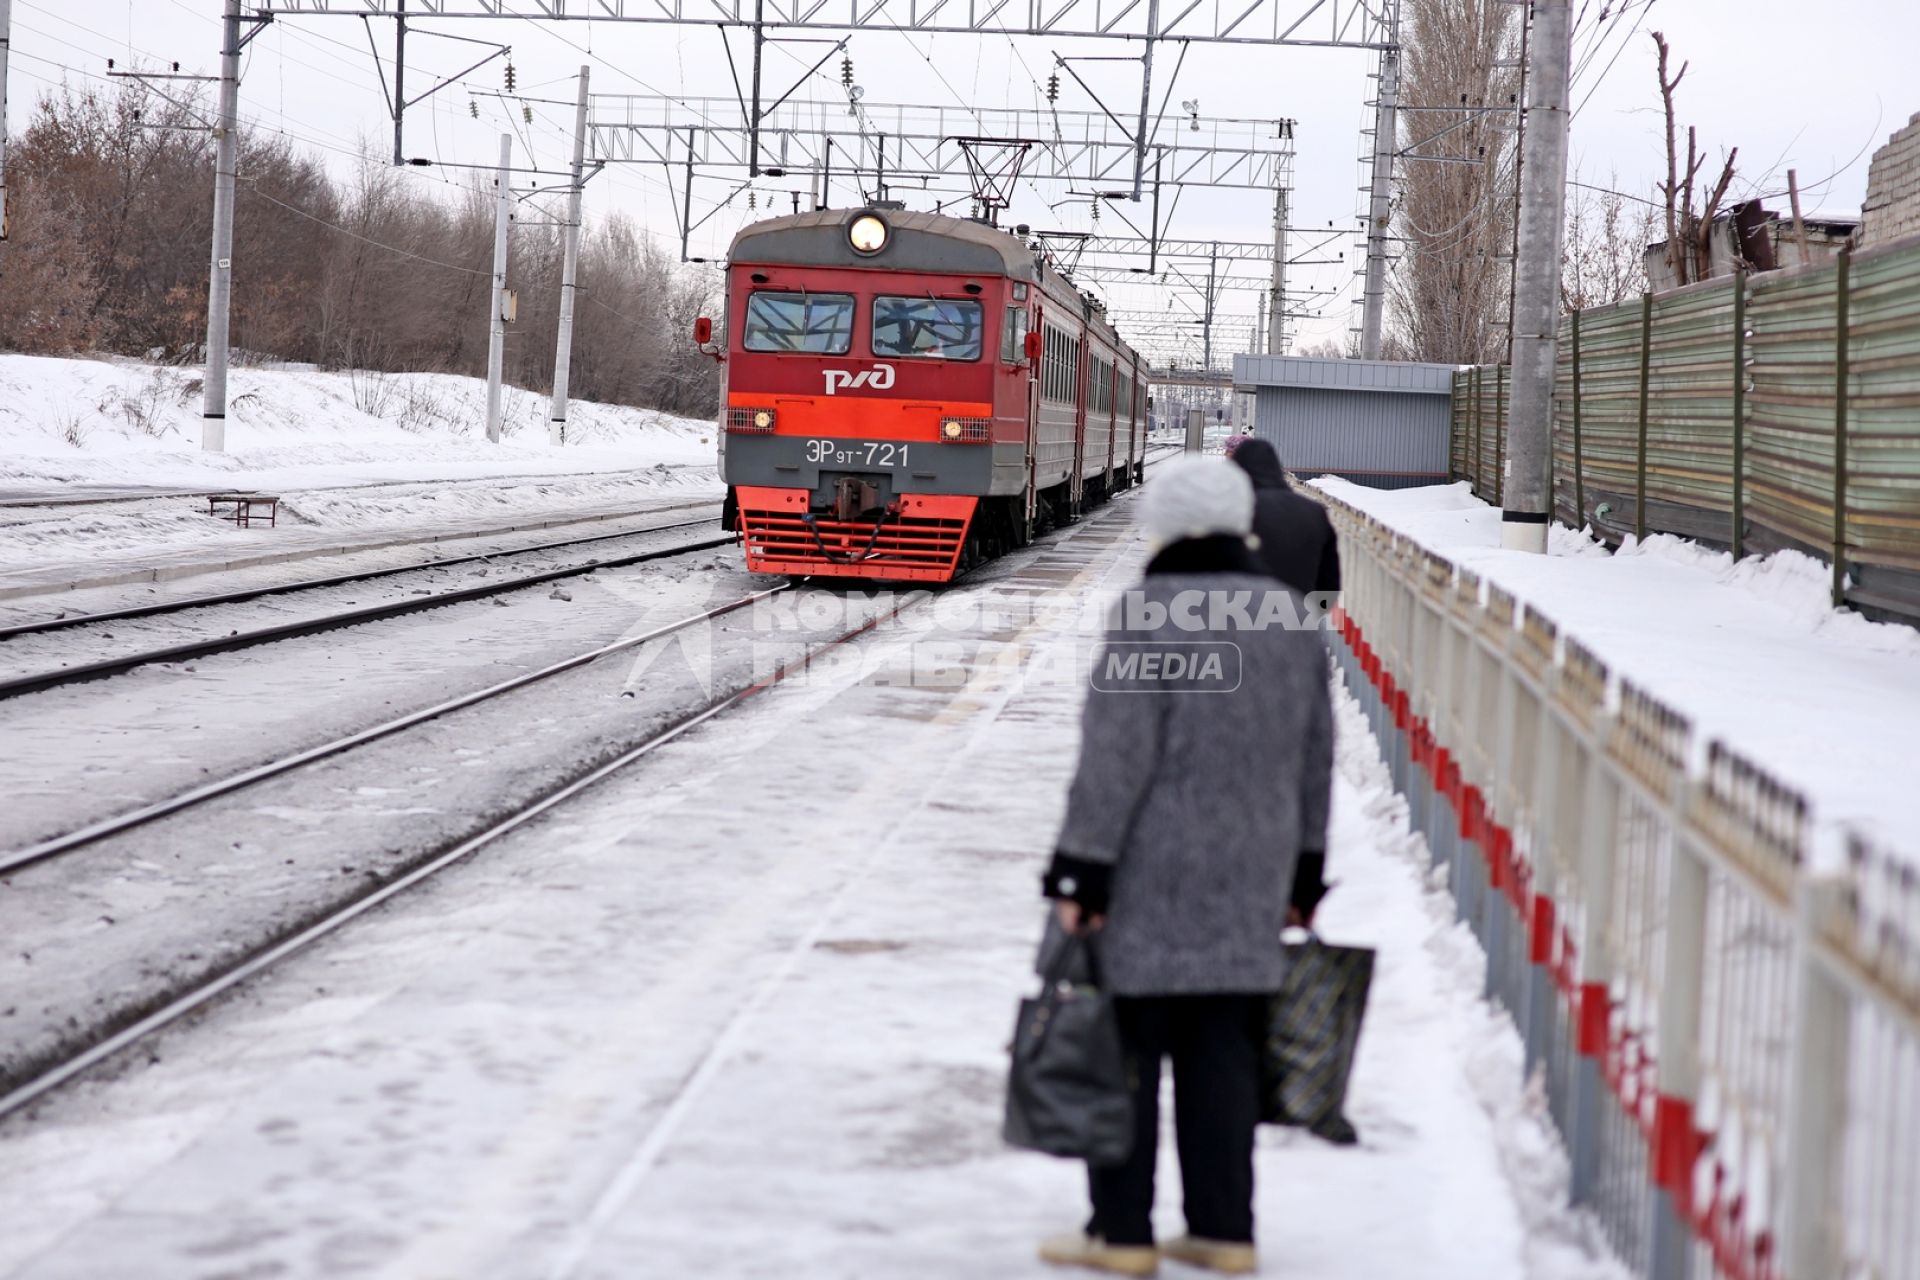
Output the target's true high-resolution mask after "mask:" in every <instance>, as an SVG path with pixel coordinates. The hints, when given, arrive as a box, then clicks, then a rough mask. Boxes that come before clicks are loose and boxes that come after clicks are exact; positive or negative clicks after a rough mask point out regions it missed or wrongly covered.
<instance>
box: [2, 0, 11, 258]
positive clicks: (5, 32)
mask: <svg viewBox="0 0 1920 1280" xmlns="http://www.w3.org/2000/svg"><path fill="white" fill-rule="evenodd" d="M12 35H13V0H0V244H4V243H5V242H6V239H7V53H8V48H9V45H10V43H11V37H12Z"/></svg>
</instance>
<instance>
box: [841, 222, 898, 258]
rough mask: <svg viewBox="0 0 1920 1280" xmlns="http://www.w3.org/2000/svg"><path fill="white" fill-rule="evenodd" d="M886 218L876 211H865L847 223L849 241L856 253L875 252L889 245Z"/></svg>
mask: <svg viewBox="0 0 1920 1280" xmlns="http://www.w3.org/2000/svg"><path fill="white" fill-rule="evenodd" d="M887 234H888V232H887V224H886V220H885V219H883V218H881V217H880V215H878V214H874V213H863V214H861V215H860V216H859V217H857V218H855V219H854V220H853V221H852V222H850V223H848V224H847V243H848V244H849V245H852V246H853V251H854V252H855V253H864V254H875V253H878V252H880V251H881V250H882V249H884V248H886V247H887Z"/></svg>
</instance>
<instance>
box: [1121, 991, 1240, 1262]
mask: <svg viewBox="0 0 1920 1280" xmlns="http://www.w3.org/2000/svg"><path fill="white" fill-rule="evenodd" d="M1114 1008H1115V1012H1116V1013H1117V1014H1118V1017H1119V1022H1120V1039H1121V1041H1122V1043H1123V1044H1124V1045H1125V1046H1126V1049H1127V1053H1128V1056H1129V1057H1130V1058H1131V1059H1132V1061H1133V1067H1134V1072H1135V1078H1134V1093H1133V1125H1134V1133H1133V1154H1132V1155H1131V1156H1130V1157H1129V1158H1128V1160H1127V1162H1126V1163H1125V1164H1123V1165H1116V1166H1113V1167H1110V1168H1104V1169H1098V1168H1091V1167H1090V1168H1088V1170H1087V1183H1088V1186H1089V1188H1090V1190H1091V1192H1092V1196H1093V1219H1092V1221H1091V1222H1089V1223H1088V1224H1087V1232H1088V1234H1090V1235H1097V1236H1100V1237H1102V1238H1103V1239H1105V1240H1106V1241H1107V1242H1108V1243H1109V1244H1130V1245H1133V1244H1152V1243H1153V1217H1152V1215H1153V1174H1154V1162H1155V1159H1156V1157H1157V1155H1158V1150H1157V1149H1158V1146H1159V1138H1160V1060H1161V1059H1162V1058H1172V1059H1173V1122H1174V1131H1175V1133H1176V1135H1177V1141H1178V1143H1179V1148H1180V1184H1181V1190H1182V1192H1183V1193H1184V1198H1185V1204H1186V1215H1187V1230H1188V1231H1189V1232H1190V1233H1191V1234H1193V1235H1196V1236H1203V1237H1205V1238H1207V1239H1210V1240H1231V1241H1237V1242H1246V1243H1251V1242H1252V1240H1253V1130H1254V1126H1255V1125H1257V1124H1258V1123H1259V1122H1260V1052H1261V1050H1260V1042H1261V1038H1262V1036H1263V1035H1264V1032H1265V1022H1266V1011H1267V998H1266V997H1265V996H1249V995H1209V996H1134V997H1127V996H1121V997H1116V998H1115V1000H1114Z"/></svg>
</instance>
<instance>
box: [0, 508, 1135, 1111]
mask: <svg viewBox="0 0 1920 1280" xmlns="http://www.w3.org/2000/svg"><path fill="white" fill-rule="evenodd" d="M1124 511H1125V506H1124V505H1116V506H1113V507H1109V508H1108V509H1107V511H1106V512H1102V513H1100V514H1099V515H1096V516H1095V517H1094V520H1095V521H1096V522H1098V521H1103V520H1104V519H1108V518H1112V517H1113V516H1114V515H1118V514H1121V513H1123V512H1124ZM1081 527H1085V522H1083V523H1082V524H1081V525H1078V526H1074V527H1072V528H1069V529H1068V530H1063V531H1061V533H1057V534H1050V535H1046V536H1045V537H1043V538H1041V539H1037V540H1036V544H1037V545H1044V544H1045V543H1047V542H1051V541H1054V540H1055V539H1056V538H1058V537H1061V536H1063V535H1067V534H1071V532H1072V531H1073V528H1081ZM795 585H796V584H792V583H782V584H779V585H777V586H772V587H769V588H766V589H764V590H761V591H756V592H752V593H749V594H747V595H743V596H741V597H739V598H737V599H734V600H731V601H728V602H726V603H724V604H721V605H719V606H716V607H713V608H709V609H705V610H702V611H700V612H698V613H694V614H691V615H689V616H687V617H685V618H681V619H678V620H676V621H674V622H671V623H668V624H666V625H665V626H661V627H657V628H654V629H652V630H650V631H648V632H646V633H645V634H642V635H637V636H632V637H628V638H626V639H623V640H620V641H616V642H614V643H612V644H608V645H602V646H599V647H597V648H595V649H592V650H589V651H587V652H584V653H581V654H577V655H575V656H573V657H571V658H568V659H565V660H563V661H561V662H558V663H554V664H552V665H550V666H547V667H544V668H542V669H540V670H538V671H533V672H529V673H526V674H524V675H521V676H516V677H514V678H512V679H509V680H504V681H501V682H499V683H497V684H494V685H490V686H488V687H487V688H485V689H481V690H477V691H475V692H472V693H468V694H464V695H462V696H460V697H456V698H453V699H449V700H447V701H445V702H442V703H440V704H437V705H435V706H432V707H427V708H423V709H421V710H418V711H414V712H411V713H408V714H406V715H402V716H398V717H395V718H393V719H391V720H388V721H386V722H385V723H382V724H379V725H375V726H372V727H370V728H367V729H363V730H360V731H358V732H356V733H352V734H347V735H344V736H342V737H340V738H336V739H334V740H333V741H331V742H327V743H323V744H320V745H319V746H315V747H311V748H308V749H306V750H303V751H299V752H296V753H292V754H290V755H287V756H285V757H282V758H280V759H277V760H274V761H270V762H268V763H266V764H263V765H258V766H255V767H253V768H250V769H246V770H243V771H241V772H238V773H235V774H232V775H230V776H228V777H226V778H222V779H219V780H217V781H214V782H209V783H205V784H202V785H200V786H197V787H194V788H192V789H190V790H187V791H183V792H181V793H179V794H177V795H174V796H172V797H169V798H167V799H165V800H161V801H158V802H155V803H153V804H149V805H146V806H143V807H141V808H139V809H136V810H132V811H130V812H127V813H124V814H121V815H118V816H116V817H113V818H108V819H105V820H102V821H99V822H95V823H91V824H89V825H87V826H85V827H81V828H79V829H77V830H74V831H71V832H68V833H66V834H64V835H61V836H57V837H54V838H52V839H49V840H44V841H41V842H39V843H37V844H34V845H31V846H27V847H25V848H22V849H16V850H13V851H10V852H7V853H5V854H0V876H5V875H10V874H12V873H15V872H18V871H21V870H23V869H25V868H27V867H30V866H32V865H34V864H37V863H44V862H47V861H48V860H50V859H53V858H57V857H60V856H61V855H63V854H67V853H70V852H73V851H75V850H78V849H80V848H83V847H85V846H87V845H91V844H94V843H96V842H98V841H101V840H105V839H107V838H109V837H112V836H119V835H126V834H129V833H133V832H137V831H140V830H142V829H145V828H148V827H150V826H152V825H153V824H156V823H160V822H163V821H165V820H166V819H167V818H169V817H171V816H173V815H177V814H182V813H186V812H188V811H191V810H194V809H196V808H198V807H199V806H201V805H204V804H207V803H208V802H210V801H213V800H215V799H217V798H219V797H221V796H226V795H230V794H232V793H234V792H237V791H241V790H243V789H245V788H247V787H250V786H253V785H255V784H257V783H260V782H264V781H265V780H267V779H269V778H273V777H278V776H280V775H282V774H286V773H289V772H291V771H294V770H297V769H300V768H303V767H305V766H307V765H311V764H315V763H317V762H319V761H321V760H325V759H329V758H333V757H337V756H340V755H342V754H344V753H348V752H351V751H353V750H355V749H356V748H358V747H361V746H365V745H367V744H370V743H373V742H376V741H380V740H382V739H386V738H391V737H393V736H395V735H398V734H401V733H404V732H405V731H406V730H408V729H410V728H413V727H415V726H418V725H422V724H425V723H428V722H430V721H435V720H439V719H441V718H443V717H446V716H448V715H451V714H454V713H456V712H459V711H461V710H463V709H465V708H468V707H473V706H476V705H479V704H481V703H485V702H490V701H493V700H495V699H497V698H500V697H502V696H504V695H506V694H509V693H512V692H514V691H516V690H520V689H525V688H527V687H528V686H530V685H534V684H537V683H539V682H542V681H545V680H549V679H551V678H552V677H554V676H557V675H559V674H561V673H563V672H566V671H571V670H576V669H578V668H581V667H584V666H586V665H588V664H590V663H593V662H595V661H597V660H599V659H601V658H604V657H607V656H609V655H611V654H614V653H618V652H621V651H623V650H629V649H633V648H636V647H638V646H639V645H642V644H645V643H647V642H649V641H652V640H658V639H662V638H664V637H667V636H670V635H672V634H674V633H675V632H678V631H683V630H685V629H687V628H689V627H693V626H696V625H698V624H700V623H702V622H706V621H709V620H712V619H716V618H719V617H722V616H724V615H726V614H729V613H733V612H736V611H738V610H741V609H745V608H747V607H749V606H751V605H752V604H754V603H755V602H756V601H759V600H764V599H766V598H768V597H770V596H773V595H777V594H780V593H782V592H785V591H791V590H794V589H795ZM930 598H932V597H931V596H930V594H929V593H926V592H915V593H912V594H910V595H907V596H904V597H902V598H901V599H900V600H899V601H898V602H897V603H894V604H893V605H892V606H891V607H889V608H883V609H882V610H880V611H879V612H876V613H875V614H874V615H872V616H870V617H868V618H866V619H864V620H863V621H860V622H859V623H858V624H857V625H853V626H850V627H847V628H846V629H845V630H843V631H840V632H839V633H838V634H835V635H833V636H831V637H828V638H825V639H822V640H818V641H815V642H812V643H809V644H806V645H805V646H804V648H803V651H802V652H801V653H799V654H798V655H797V656H793V657H789V658H788V659H787V660H786V661H785V662H783V663H781V664H780V665H779V666H778V667H776V668H775V669H774V670H773V671H772V672H771V673H770V674H767V675H763V676H759V677H757V678H751V679H743V680H741V681H740V682H739V683H736V684H735V685H733V686H732V687H730V688H726V689H723V690H719V691H716V692H715V693H714V694H712V695H711V696H709V697H707V698H706V699H705V700H704V701H703V702H702V704H701V705H700V706H698V707H697V708H696V709H694V710H691V711H689V712H686V713H684V714H680V715H677V716H675V717H673V718H672V719H671V720H670V721H669V722H668V723H666V724H665V725H664V726H663V727H661V728H659V729H657V730H655V731H653V732H650V733H649V734H648V735H647V736H646V737H644V738H643V739H641V740H639V741H636V742H632V743H630V744H626V745H623V746H622V747H620V748H619V749H618V750H617V752H616V753H615V754H613V755H612V756H611V757H609V758H603V759H602V760H600V761H599V762H598V763H593V764H591V765H586V766H582V767H580V768H578V769H577V771H575V772H573V773H572V774H571V775H569V776H566V777H563V778H561V779H559V780H558V781H556V782H555V783H554V784H553V785H552V786H550V787H548V788H547V789H546V790H544V791H543V792H541V793H540V794H539V795H537V796H535V797H533V798H532V799H531V800H529V801H527V802H525V803H521V804H519V805H518V806H517V807H516V808H515V809H514V810H513V811H512V812H510V813H507V814H506V815H504V816H501V817H499V818H496V819H491V820H489V821H488V822H487V823H486V824H485V825H484V826H483V827H481V828H480V829H478V830H469V831H466V832H462V833H458V834H456V835H453V836H450V837H448V838H447V839H446V840H445V841H444V842H442V843H441V844H439V845H437V846H435V847H433V848H431V849H429V850H426V851H424V852H423V853H422V854H421V855H420V856H418V857H417V858H415V859H414V860H413V861H412V862H411V863H410V864H409V865H407V866H405V867H403V868H400V869H398V870H397V871H396V873H395V874H394V875H393V876H392V877H391V878H388V879H385V880H383V881H380V882H378V883H376V884H373V885H370V886H368V887H366V888H365V889H364V890H362V891H356V892H354V893H353V894H352V895H351V896H349V897H348V898H347V899H345V900H344V901H339V902H335V903H333V904H331V905H328V906H326V907H323V908H321V909H319V910H318V911H317V912H315V913H314V914H312V915H310V916H308V917H306V918H302V919H300V920H298V921H296V922H294V923H292V924H290V925H289V926H287V927H286V928H285V929H283V930H282V931H281V932H280V933H279V934H278V935H276V936H273V937H271V938H268V939H265V940H263V941H262V942H260V943H259V944H258V945H257V946H254V947H252V948H250V949H249V950H247V951H246V952H245V953H243V954H238V955H235V956H233V957H232V958H231V960H230V961H229V962H228V963H226V964H224V965H223V966H222V967H220V968H219V969H218V970H217V971H215V972H212V973H210V974H208V975H207V976H205V977H204V978H200V979H196V980H195V981H194V982H192V983H191V984H189V985H188V986H187V987H185V988H184V989H181V990H178V991H175V992H172V993H169V994H168V995H167V996H166V997H165V998H164V1002H158V1003H157V1007H154V1006H149V1007H146V1008H141V1009H137V1010H129V1011H128V1012H127V1014H126V1015H125V1016H124V1017H123V1018H120V1019H116V1020H111V1021H109V1022H107V1023H106V1024H104V1025H102V1026H101V1027H100V1028H98V1035H97V1037H95V1038H91V1039H89V1040H88V1041H87V1042H86V1043H84V1044H81V1045H80V1046H79V1047H78V1048H75V1047H73V1046H72V1045H66V1046H63V1047H62V1050H61V1052H60V1053H59V1054H58V1055H57V1057H56V1058H54V1059H52V1060H48V1059H44V1058H43V1059H41V1060H35V1061H27V1062H23V1063H19V1064H16V1065H15V1067H14V1069H13V1070H12V1071H11V1072H10V1073H9V1077H10V1078H8V1079H7V1080H6V1081H5V1082H4V1083H0V1088H5V1089H6V1092H4V1093H0V1118H4V1117H7V1116H9V1115H12V1114H14V1113H17V1112H20V1111H22V1110H23V1109H25V1108H27V1107H29V1106H31V1105H32V1104H33V1103H35V1102H36V1101H38V1100H40V1099H41V1098H44V1097H46V1096H47V1095H48V1094H49V1093H51V1092H53V1091H54V1090H56V1089H58V1088H60V1087H61V1086H62V1085H64V1084H66V1083H68V1082H69V1081H72V1080H74V1079H75V1078H77V1077H79V1076H81V1075H83V1074H85V1073H87V1072H88V1071H91V1070H93V1069H94V1068H96V1067H98V1066H100V1065H101V1064H103V1063H105V1062H107V1061H109V1060H110V1059H113V1058H114V1057H116V1056H117V1055H119V1054H121V1053H122V1052H124V1051H125V1050H126V1049H128V1048H130V1047H131V1046H133V1045H136V1044H138V1043H140V1042H142V1041H144V1040H146V1039H147V1038H149V1037H151V1036H153V1035H155V1034H156V1033H158V1032H160V1031H161V1030H163V1029H164V1028H166V1027H169V1026H171V1025H173V1024H175V1023H177V1022H179V1021H180V1020H181V1019H183V1018H186V1017H188V1016H190V1015H191V1014H193V1013H194V1012H196V1011H197V1010H200V1009H202V1008H204V1007H206V1006H207V1005H209V1004H211V1003H212V1002H213V1001H215V1000H217V999H218V998H219V997H220V996H222V995H223V994H225V993H227V992H228V991H231V990H232V989H234V988H235V987H237V986H239V985H240V984H242V983H245V982H246V981H248V980H249V979H251V978H253V977H255V976H257V975H259V974H260V973H262V972H264V971H266V970H268V969H270V968H272V967H273V966H274V965H276V964H278V963H279V962H281V961H282V960H285V959H287V958H288V957H290V956H292V955H294V954H296V953H298V952H300V951H302V950H304V949H306V948H307V947H309V946H311V945H312V944H314V943H315V942H317V941H319V940H321V939H322V938H325V937H327V936H328V935H329V934H332V933H334V932H336V931H338V930H339V929H341V928H342V927H344V926H345V925H347V924H348V923H350V922H351V921H353V920H355V919H358V918H359V917H361V916H363V915H365V914H367V913H368V912H370V911H372V910H374V909H375V908H377V907H379V906H380V905H381V904H383V903H385V902H387V901H389V900H391V899H392V898H394V897H396V896H397V895H399V894H401V893H404V892H406V891H407V890H408V889H410V888H412V887H414V886H416V885H419V884H420V883H422V882H423V881H425V880H427V879H429V878H431V877H432V876H434V875H436V874H438V873H439V872H441V871H443V870H445V869H447V868H448V867H451V866H453V865H455V864H456V863H459V862H461V861H462V860H464V859H466V858H468V857H470V856H471V855H472V854H474V853H475V852H477V851H479V850H480V849H483V848H485V847H486V846H488V845H489V844H492V843H493V842H495V841H497V840H499V839H500V838H501V837H503V836H505V835H507V834H508V833H509V832H511V831H514V830H517V829H518V828H520V827H522V826H524V825H526V824H527V823H529V822H531V821H533V820H535V819H536V818H538V817H540V816H542V815H543V814H546V813H547V812H549V811H551V810H552V809H553V808H555V807H556V806H558V805H560V804H563V803H564V802H566V801H567V800H568V799H570V798H572V797H574V796H577V795H579V794H580V793H581V792H583V791H585V790H587V789H588V788H590V787H592V786H594V785H596V784H597V783H599V782H601V781H603V780H604V779H606V778H608V777H610V776H612V775H613V774H615V773H618V772H619V771H621V770H623V769H626V768H628V767H630V766H631V765H633V764H634V763H636V762H637V761H640V760H642V759H644V758H645V757H646V756H648V755H650V754H652V753H653V752H655V751H657V750H659V749H660V748H661V747H663V746H665V745H666V744H667V743H669V742H672V741H673V740H675V739H676V738H679V737H680V736H682V735H684V734H686V733H687V732H689V731H690V730H692V729H694V728H696V727H697V726H699V725H702V724H705V723H706V722H708V721H710V720H712V719H714V718H715V717H717V716H720V715H722V714H724V713H725V712H727V711H728V710H730V709H732V708H734V707H737V706H739V705H740V704H741V703H743V702H745V701H747V700H748V699H750V698H752V697H754V696H755V695H757V694H759V693H762V692H765V691H766V690H768V689H770V688H772V687H774V686H775V685H777V684H779V683H780V682H781V681H783V680H785V679H787V678H788V677H789V676H790V675H792V674H793V673H795V672H798V671H802V670H804V669H806V667H807V666H808V665H809V664H811V663H813V662H814V661H816V660H818V659H820V658H821V657H823V656H824V655H826V654H828V653H829V652H831V651H832V650H835V649H838V648H840V647H841V646H844V645H846V644H849V643H851V642H853V641H855V640H857V639H858V638H860V637H861V636H863V635H865V634H867V633H869V632H871V631H872V630H873V629H874V628H876V627H878V626H881V625H883V624H884V623H886V622H888V621H890V620H892V619H893V618H895V617H898V616H899V615H900V614H902V613H903V612H905V611H907V610H908V609H911V608H913V607H915V606H916V605H918V604H920V603H921V602H923V601H925V600H928V599H930Z"/></svg>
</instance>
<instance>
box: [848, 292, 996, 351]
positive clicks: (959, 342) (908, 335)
mask: <svg viewBox="0 0 1920 1280" xmlns="http://www.w3.org/2000/svg"><path fill="white" fill-rule="evenodd" d="M985 314H986V313H985V311H984V309H983V308H982V307H981V306H980V304H979V303H978V302H973V301H970V300H968V299H964V298H889V297H879V298H875V299H874V300H873V354H875V355H876V356H926V357H928V358H931V359H939V360H978V359H979V358H980V349H981V335H982V333H983V332H984V331H985V328H986V320H985Z"/></svg>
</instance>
